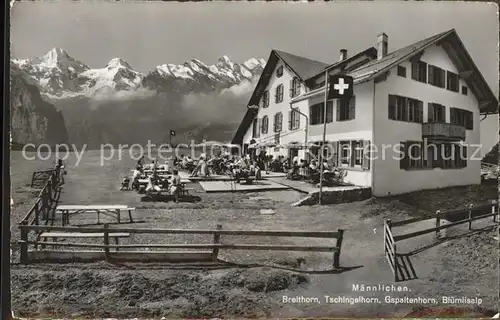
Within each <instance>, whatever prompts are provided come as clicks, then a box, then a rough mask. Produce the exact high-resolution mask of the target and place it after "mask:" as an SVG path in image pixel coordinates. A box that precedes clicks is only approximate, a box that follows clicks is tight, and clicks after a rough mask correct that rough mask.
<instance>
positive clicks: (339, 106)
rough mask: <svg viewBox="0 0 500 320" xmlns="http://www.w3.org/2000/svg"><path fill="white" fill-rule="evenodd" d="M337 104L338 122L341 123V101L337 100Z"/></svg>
mask: <svg viewBox="0 0 500 320" xmlns="http://www.w3.org/2000/svg"><path fill="white" fill-rule="evenodd" d="M335 104H336V105H337V121H340V108H341V100H340V99H337V100H336V103H335Z"/></svg>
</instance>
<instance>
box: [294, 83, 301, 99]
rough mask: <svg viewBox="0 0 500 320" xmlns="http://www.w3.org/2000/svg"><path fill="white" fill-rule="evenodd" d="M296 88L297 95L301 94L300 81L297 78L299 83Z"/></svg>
mask: <svg viewBox="0 0 500 320" xmlns="http://www.w3.org/2000/svg"><path fill="white" fill-rule="evenodd" d="M296 90H297V92H296V93H295V95H297V96H298V95H300V81H298V80H297V85H296Z"/></svg>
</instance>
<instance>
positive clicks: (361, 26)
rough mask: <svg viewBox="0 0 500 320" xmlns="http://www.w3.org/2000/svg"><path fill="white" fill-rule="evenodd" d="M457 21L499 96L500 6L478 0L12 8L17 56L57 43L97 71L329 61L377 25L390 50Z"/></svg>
mask: <svg viewBox="0 0 500 320" xmlns="http://www.w3.org/2000/svg"><path fill="white" fill-rule="evenodd" d="M452 28H455V30H456V31H457V32H458V34H459V36H460V37H461V39H462V41H463V42H464V44H465V47H466V48H467V50H468V51H469V53H470V55H471V56H472V58H473V59H474V61H475V63H476V65H477V66H478V68H479V69H480V71H481V72H482V73H483V76H484V77H485V79H486V80H487V81H488V83H489V85H490V87H491V88H492V90H493V92H494V93H495V94H496V95H497V96H498V82H499V79H498V70H499V67H498V57H499V51H498V35H499V31H498V30H499V27H498V8H497V6H496V5H493V4H488V3H480V2H441V1H438V2H435V1H433V2H427V1H422V2H421V1H419V2H404V1H380V2H379V1H368V2H367V1H360V2H355V1H346V2H328V3H325V2H318V3H315V2H314V3H292V2H287V3H283V2H281V3H273V2H207V3H201V2H195V3H181V2H122V1H121V2H104V1H102V2H99V1H85V2H84V1H71V2H69V1H50V2H49V1H46V2H22V3H16V4H15V5H14V8H13V9H12V11H11V54H12V56H14V57H16V58H29V57H34V56H40V55H43V54H45V53H46V52H47V51H49V50H50V49H52V48H54V47H58V48H62V49H64V50H66V51H67V52H68V53H69V54H70V55H71V56H73V57H74V58H76V59H78V60H80V61H82V62H84V63H85V64H87V65H89V66H91V67H93V68H101V67H104V66H105V65H106V64H107V62H108V61H109V60H111V59H112V58H115V57H121V58H123V59H124V60H126V61H127V62H128V63H129V64H130V65H131V66H132V67H133V68H134V69H136V70H138V71H141V72H147V71H149V70H152V69H154V68H155V66H157V65H161V64H165V63H174V64H180V63H183V62H185V61H187V60H190V59H193V58H197V59H199V60H201V61H203V62H205V63H207V64H213V63H215V62H216V61H217V59H218V58H219V57H221V56H223V55H227V56H229V57H230V58H231V60H232V61H234V62H243V61H245V60H247V59H249V58H253V57H255V58H264V59H267V58H268V56H269V53H270V51H271V50H272V49H279V50H283V51H287V52H290V53H293V54H297V55H302V56H306V57H308V58H311V59H316V60H319V61H323V62H326V63H331V62H335V61H337V60H338V58H339V51H340V49H343V48H345V49H347V50H348V54H351V55H352V54H355V53H356V52H359V51H362V50H364V49H366V48H368V47H371V46H375V45H376V41H377V35H378V34H379V33H381V32H385V33H386V34H387V35H388V37H389V51H393V50H396V49H398V48H400V47H403V46H406V45H409V44H411V43H413V42H416V41H419V40H422V39H424V38H426V37H429V36H432V35H434V34H437V33H440V32H443V31H446V30H449V29H452Z"/></svg>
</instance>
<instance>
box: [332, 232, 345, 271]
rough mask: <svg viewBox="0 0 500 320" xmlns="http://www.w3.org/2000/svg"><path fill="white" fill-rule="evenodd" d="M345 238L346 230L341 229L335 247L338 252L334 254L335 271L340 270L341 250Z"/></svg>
mask: <svg viewBox="0 0 500 320" xmlns="http://www.w3.org/2000/svg"><path fill="white" fill-rule="evenodd" d="M343 238H344V230H343V229H339V230H338V236H337V241H336V244H335V247H336V248H337V250H336V251H335V252H334V253H333V267H334V268H335V269H338V268H340V250H341V247H342V239H343Z"/></svg>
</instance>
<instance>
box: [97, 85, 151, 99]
mask: <svg viewBox="0 0 500 320" xmlns="http://www.w3.org/2000/svg"><path fill="white" fill-rule="evenodd" d="M155 95H156V92H155V91H153V90H150V89H147V88H143V87H140V88H137V89H135V90H119V91H116V90H115V89H113V88H109V89H102V90H99V91H98V92H96V93H94V95H92V96H91V98H90V99H91V100H95V101H128V100H139V99H147V98H150V97H153V96H155Z"/></svg>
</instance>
